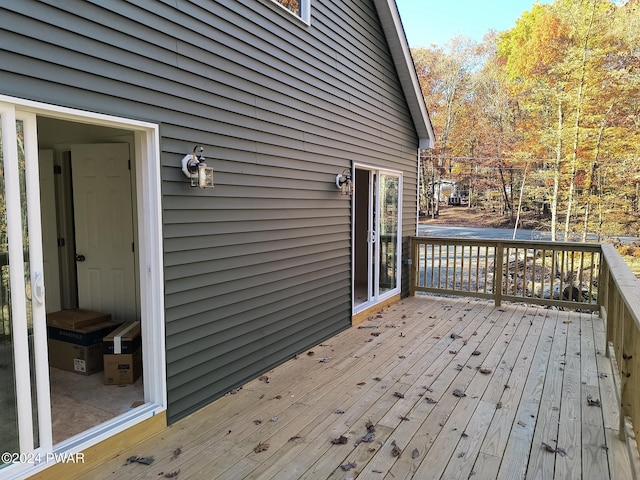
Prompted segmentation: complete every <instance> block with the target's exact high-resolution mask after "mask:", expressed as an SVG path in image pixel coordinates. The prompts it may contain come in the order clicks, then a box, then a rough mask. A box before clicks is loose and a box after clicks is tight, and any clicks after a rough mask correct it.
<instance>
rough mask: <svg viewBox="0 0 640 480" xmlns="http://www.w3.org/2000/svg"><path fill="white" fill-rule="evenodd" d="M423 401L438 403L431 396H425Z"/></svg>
mask: <svg viewBox="0 0 640 480" xmlns="http://www.w3.org/2000/svg"><path fill="white" fill-rule="evenodd" d="M425 401H426V402H427V403H438V402H436V401H435V400H434V399H433V398H431V397H427V398H425Z"/></svg>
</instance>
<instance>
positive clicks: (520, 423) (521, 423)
mask: <svg viewBox="0 0 640 480" xmlns="http://www.w3.org/2000/svg"><path fill="white" fill-rule="evenodd" d="M518 425H520V426H521V427H526V426H527V424H526V423H524V422H523V421H522V420H518Z"/></svg>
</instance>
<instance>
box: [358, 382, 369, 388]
mask: <svg viewBox="0 0 640 480" xmlns="http://www.w3.org/2000/svg"><path fill="white" fill-rule="evenodd" d="M366 384H367V382H358V383H356V385H358V386H359V387H361V386H362V385H366Z"/></svg>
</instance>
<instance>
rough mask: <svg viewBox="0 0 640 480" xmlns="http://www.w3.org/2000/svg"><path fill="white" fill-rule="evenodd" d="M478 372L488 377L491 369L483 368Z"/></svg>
mask: <svg viewBox="0 0 640 480" xmlns="http://www.w3.org/2000/svg"><path fill="white" fill-rule="evenodd" d="M479 372H480V373H484V374H485V375H488V374H490V373H491V369H490V368H484V367H483V368H481V369H479Z"/></svg>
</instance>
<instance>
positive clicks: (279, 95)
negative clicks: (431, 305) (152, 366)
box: [0, 0, 418, 422]
mask: <svg viewBox="0 0 640 480" xmlns="http://www.w3.org/2000/svg"><path fill="white" fill-rule="evenodd" d="M311 8H312V10H311V25H310V26H303V25H302V24H301V23H300V22H296V21H292V19H290V18H287V17H288V15H282V14H281V13H280V12H278V9H277V8H273V7H272V6H271V5H270V4H269V0H237V1H214V0H207V1H204V0H201V1H186V0H184V1H183V0H177V1H176V0H174V1H165V2H159V1H152V0H138V1H136V2H135V3H128V2H124V1H106V0H105V1H94V2H85V1H72V0H69V1H65V2H58V1H47V2H36V1H33V0H21V1H19V2H16V1H12V0H0V35H1V39H2V41H1V42H0V92H1V93H3V94H7V95H14V96H17V97H21V98H28V99H32V100H36V101H42V102H46V103H53V104H58V105H64V106H67V107H72V108H78V109H82V110H89V111H96V112H100V113H105V114H111V115H116V116H121V117H128V118H134V119H140V120H145V121H150V122H154V123H158V124H159V125H160V137H161V139H160V142H161V144H160V148H161V164H160V166H159V168H160V170H161V177H162V193H163V212H162V214H163V222H164V226H163V236H164V264H165V307H166V335H167V336H166V348H167V372H168V374H167V375H168V378H167V382H168V398H169V412H168V413H169V420H170V422H174V421H175V420H177V419H179V418H181V417H183V416H185V415H187V414H189V413H191V412H193V411H195V410H196V409H198V408H200V407H201V406H202V405H205V404H206V403H208V402H211V401H212V400H214V399H215V398H218V397H219V396H221V395H223V394H224V393H225V392H227V391H229V390H230V389H232V388H234V387H237V386H240V385H242V384H243V383H244V382H246V381H247V380H249V379H251V378H254V377H255V376H257V375H259V374H260V373H262V372H264V371H265V370H267V369H269V368H271V367H272V366H275V365H277V364H279V363H281V362H282V361H284V360H286V359H288V358H291V357H292V356H293V355H295V354H296V353H298V352H301V351H303V350H304V349H306V348H308V347H310V346H312V345H315V344H317V343H319V342H321V341H323V340H324V339H326V338H329V337H331V336H332V335H334V334H336V333H337V332H339V331H340V330H342V329H344V328H346V327H348V326H349V325H350V318H351V308H352V307H351V204H350V201H349V199H348V198H346V197H344V196H341V195H340V194H339V193H338V191H337V190H336V188H335V186H334V184H333V182H334V179H335V175H336V174H337V173H339V172H341V171H342V170H343V169H345V168H348V167H350V166H351V164H352V162H353V161H357V162H362V163H365V164H368V165H374V166H378V167H380V168H389V169H394V170H400V171H402V172H403V186H404V191H403V219H404V223H403V226H402V235H403V252H404V256H405V258H406V257H407V255H408V250H407V248H408V245H407V241H406V239H407V238H408V237H409V236H410V235H413V234H414V233H415V229H416V225H415V221H416V189H417V181H416V173H417V161H416V154H417V141H418V140H417V135H416V133H415V128H414V126H413V123H412V119H411V117H410V114H409V111H408V107H407V104H406V101H405V98H404V96H403V92H402V89H401V86H400V84H399V81H398V78H397V74H396V72H395V68H394V64H393V61H392V59H391V57H390V53H389V48H388V46H387V43H386V39H385V37H384V35H383V32H382V28H381V26H380V22H379V19H378V16H377V13H376V10H375V7H374V5H373V3H372V1H369V0H346V1H345V0H313V1H312V6H311ZM45 77H46V78H45ZM196 144H198V145H203V146H204V148H205V152H204V153H205V156H206V157H207V158H208V159H209V164H210V165H212V166H213V167H214V168H215V182H216V187H215V189H214V190H200V189H192V188H190V187H189V186H188V183H187V181H186V179H185V177H184V176H183V174H182V172H181V171H180V159H181V158H182V157H183V156H184V154H185V153H187V152H190V151H191V150H192V149H193V146H194V145H196ZM403 269H404V272H403V279H402V284H403V293H406V292H407V289H408V287H407V285H408V284H407V280H408V276H407V275H408V269H407V268H406V267H403Z"/></svg>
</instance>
